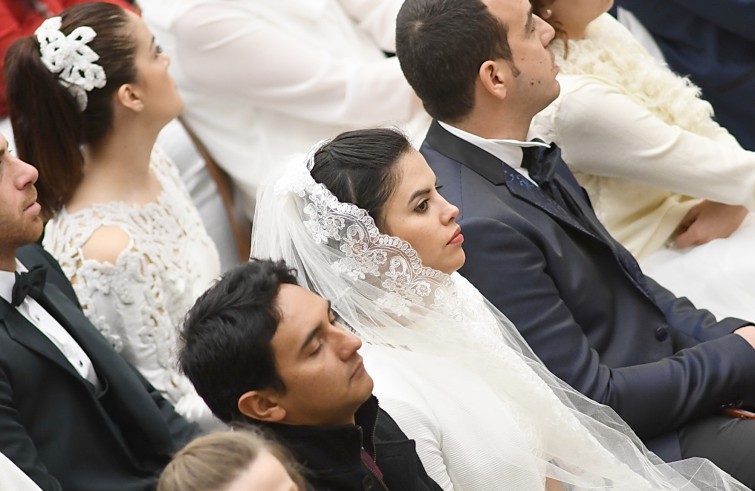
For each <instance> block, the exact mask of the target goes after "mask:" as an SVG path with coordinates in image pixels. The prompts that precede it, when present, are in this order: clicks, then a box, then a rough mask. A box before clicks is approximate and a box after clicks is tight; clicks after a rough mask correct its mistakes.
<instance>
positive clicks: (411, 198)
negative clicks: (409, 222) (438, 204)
mask: <svg viewBox="0 0 755 491" xmlns="http://www.w3.org/2000/svg"><path fill="white" fill-rule="evenodd" d="M423 194H430V189H420V190H417V191H414V192H413V193H412V195H411V196H409V204H411V203H412V201H414V200H415V199H417V198H418V197H420V196H422V195H423Z"/></svg>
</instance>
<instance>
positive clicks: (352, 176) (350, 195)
mask: <svg viewBox="0 0 755 491" xmlns="http://www.w3.org/2000/svg"><path fill="white" fill-rule="evenodd" d="M411 148H412V147H411V144H410V143H409V140H407V138H406V136H405V135H404V134H402V133H400V132H399V131H398V130H393V129H386V128H378V129H367V130H355V131H347V132H345V133H341V134H340V135H338V136H337V137H335V138H334V139H333V140H331V141H330V142H328V143H326V144H325V145H323V146H322V147H321V148H320V149H319V150H317V152H316V153H315V156H314V165H313V167H312V170H311V174H312V178H313V179H314V180H315V181H316V182H319V183H321V184H323V185H324V186H325V187H326V188H328V190H330V192H331V193H333V194H334V195H335V196H336V198H338V200H339V201H341V202H343V203H353V204H355V205H357V206H358V207H360V208H362V209H363V210H366V211H367V213H369V214H370V216H371V217H372V219H373V220H375V223H376V224H377V226H378V227H381V226H382V223H383V218H384V217H383V207H384V206H385V203H386V201H388V198H390V196H391V195H392V194H393V191H394V190H395V189H396V185H397V184H398V182H397V181H398V176H397V175H396V165H395V164H396V162H398V160H399V158H401V156H402V155H404V154H405V153H407V152H409V151H410V150H411Z"/></svg>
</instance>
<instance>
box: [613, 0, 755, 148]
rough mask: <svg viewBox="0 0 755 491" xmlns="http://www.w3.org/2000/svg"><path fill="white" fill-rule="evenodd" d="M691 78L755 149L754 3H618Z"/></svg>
mask: <svg viewBox="0 0 755 491" xmlns="http://www.w3.org/2000/svg"><path fill="white" fill-rule="evenodd" d="M616 4H617V5H618V6H619V7H622V8H625V9H627V10H629V11H630V12H632V13H633V14H634V15H635V17H637V19H639V20H640V22H641V23H642V24H643V26H645V28H646V29H647V30H648V31H649V32H650V34H652V36H653V39H655V42H656V43H657V44H658V47H659V48H660V50H661V52H662V53H663V56H664V58H665V60H666V62H667V63H668V64H669V66H670V67H671V69H672V70H674V71H675V72H677V73H679V74H681V75H689V77H690V79H691V80H692V81H693V82H694V83H695V84H696V85H698V86H699V87H700V88H701V89H702V91H703V97H704V98H705V99H707V100H708V101H709V102H710V103H711V104H712V105H713V109H714V110H715V114H716V119H717V120H718V122H719V123H721V125H722V126H725V127H726V128H727V129H728V130H729V131H730V132H731V134H732V135H734V136H735V137H736V138H737V140H739V143H740V144H741V145H742V146H743V147H745V148H747V149H749V150H755V0H716V1H711V0H666V1H663V2H659V1H658V0H616Z"/></svg>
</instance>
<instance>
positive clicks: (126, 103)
mask: <svg viewBox="0 0 755 491" xmlns="http://www.w3.org/2000/svg"><path fill="white" fill-rule="evenodd" d="M115 98H116V101H117V103H118V104H120V105H121V106H123V107H125V108H126V109H130V110H132V111H134V112H137V113H138V112H142V111H143V110H144V102H143V101H142V99H141V96H140V95H139V91H138V90H137V88H136V87H134V85H133V84H123V85H121V86H120V87H118V90H117V91H116V93H115Z"/></svg>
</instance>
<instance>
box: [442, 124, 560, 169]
mask: <svg viewBox="0 0 755 491" xmlns="http://www.w3.org/2000/svg"><path fill="white" fill-rule="evenodd" d="M438 124H439V125H440V126H441V127H442V128H443V129H445V130H446V131H448V132H449V133H451V134H452V135H454V136H457V137H459V138H461V139H462V140H464V141H467V142H469V143H471V144H472V145H474V146H476V147H480V148H481V149H483V150H485V151H486V152H488V153H489V154H491V155H493V156H495V157H496V158H498V159H500V160H502V161H503V162H506V164H508V165H509V166H510V167H512V168H514V169H517V170H519V169H520V168H521V167H522V148H524V147H546V148H548V147H550V145H549V144H548V143H543V142H534V141H529V142H523V141H519V140H507V139H487V138H482V137H481V136H477V135H474V134H472V133H467V132H466V131H464V130H460V129H459V128H456V127H454V126H451V125H449V124H447V123H443V122H441V121H438Z"/></svg>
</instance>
